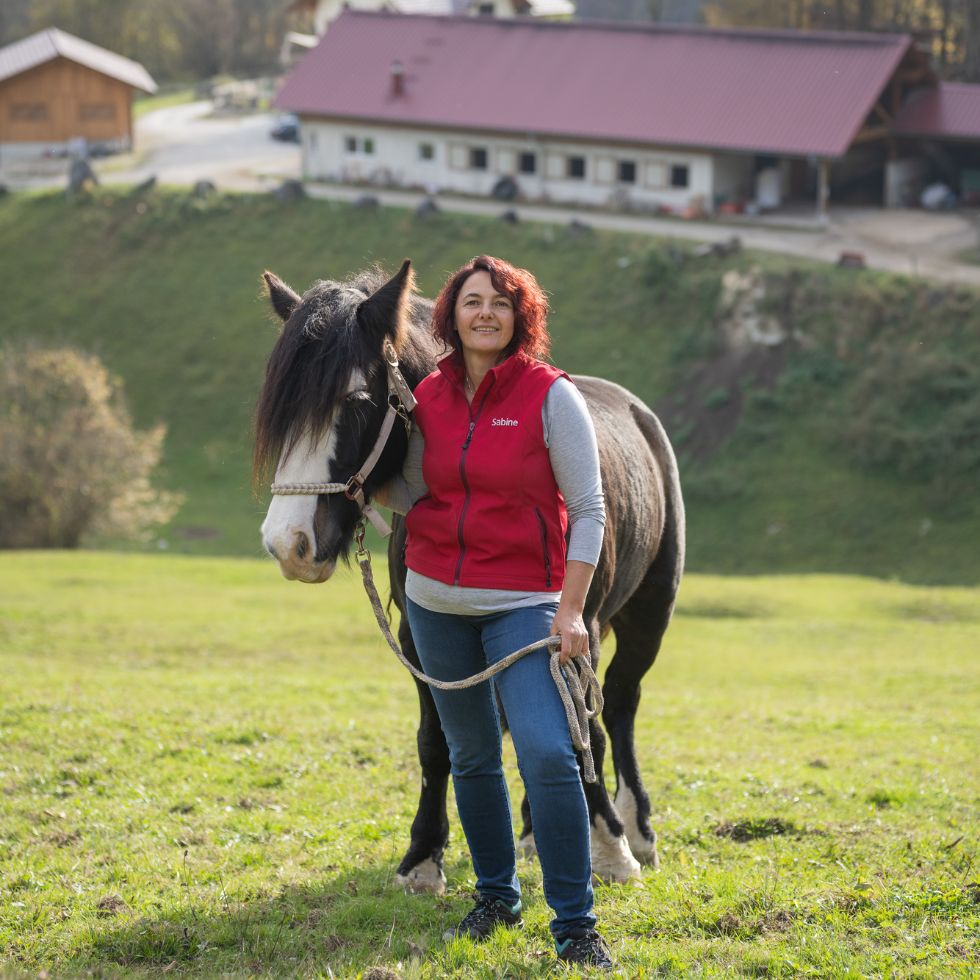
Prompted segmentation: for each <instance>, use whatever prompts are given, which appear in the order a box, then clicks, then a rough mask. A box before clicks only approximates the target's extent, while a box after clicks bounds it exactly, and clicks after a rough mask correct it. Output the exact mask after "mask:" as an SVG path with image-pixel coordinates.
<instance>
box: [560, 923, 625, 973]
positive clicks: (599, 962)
mask: <svg viewBox="0 0 980 980" xmlns="http://www.w3.org/2000/svg"><path fill="white" fill-rule="evenodd" d="M555 952H557V953H558V959H560V960H561V961H562V962H563V963H579V964H581V965H582V966H591V967H593V968H594V969H596V970H611V969H612V965H613V964H612V960H611V959H610V958H609V950H608V949H606V944H605V943H604V942H603V941H602V936H600V935H599V933H597V932H596V931H595V929H590V930H589V931H588V932H584V933H582V935H581V936H566V937H565V938H564V939H556V940H555Z"/></svg>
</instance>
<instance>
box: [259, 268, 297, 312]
mask: <svg viewBox="0 0 980 980" xmlns="http://www.w3.org/2000/svg"><path fill="white" fill-rule="evenodd" d="M262 278H263V279H264V280H265V288H266V289H267V290H268V292H269V299H270V300H272V308H273V309H274V310H275V311H276V316H278V317H279V319H280V320H282V322H283V323H285V322H286V321H287V320H288V319H289V318H290V316H292V313H293V310H295V309H296V307H297V306H299V304H300V298H299V296H297V295H296V293H294V292H293V291H292V290H291V289H290V288H289V287H288V286H287V285H286V284H285V283H284V282H283V281H282V280H281V279H280V278H279V277H278V276H277V275H275V273H272V272H269V271H268V270H267V271H265V272H263V273H262Z"/></svg>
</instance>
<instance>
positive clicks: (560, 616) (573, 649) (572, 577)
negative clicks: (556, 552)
mask: <svg viewBox="0 0 980 980" xmlns="http://www.w3.org/2000/svg"><path fill="white" fill-rule="evenodd" d="M594 571H595V568H594V567H593V566H592V565H589V564H588V563H587V562H584V561H574V560H573V561H568V562H566V563H565V584H564V586H563V587H562V592H561V602H559V603H558V612H556V613H555V618H554V621H553V622H552V624H551V635H552V636H557V635H560V636H561V656H560V658H559V659H560V661H561V663H567V662H568V660H569V659H571V658H572V657H587V656H588V655H589V631H588V630H587V629H586V628H585V620H584V619H583V618H582V610H583V609H584V608H585V597H586V595H588V592H589V585H590V584H591V582H592V573H593V572H594Z"/></svg>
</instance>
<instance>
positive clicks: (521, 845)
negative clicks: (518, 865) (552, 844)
mask: <svg viewBox="0 0 980 980" xmlns="http://www.w3.org/2000/svg"><path fill="white" fill-rule="evenodd" d="M517 853H518V854H520V855H521V857H523V858H527V860H528V861H530V860H531V859H532V858H536V857H537V856H538V845H537V844H535V843H534V834H533V833H531V834H525V835H524V836H523V837H522V838H521V839H520V840H519V841H518V842H517Z"/></svg>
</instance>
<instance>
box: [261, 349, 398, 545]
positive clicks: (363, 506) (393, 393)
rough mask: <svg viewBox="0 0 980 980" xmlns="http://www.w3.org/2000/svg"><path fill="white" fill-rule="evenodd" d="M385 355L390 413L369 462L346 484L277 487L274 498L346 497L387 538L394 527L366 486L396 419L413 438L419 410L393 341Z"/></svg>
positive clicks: (274, 489)
mask: <svg viewBox="0 0 980 980" xmlns="http://www.w3.org/2000/svg"><path fill="white" fill-rule="evenodd" d="M382 355H383V357H384V362H385V368H386V370H387V374H388V410H387V411H386V412H385V417H384V419H383V420H382V422H381V428H380V430H379V431H378V436H377V438H376V439H375V440H374V445H373V446H372V447H371V452H369V453H368V456H367V459H365V460H364V462H363V463H361V465H360V468H359V469H358V470H357V472H356V473H355V474H354V475H353V476H352V477H351V478H350V479H349V480H348V481H347V482H346V483H273V484H272V493H273V495H274V496H281V497H289V496H310V497H315V496H319V495H320V494H321V493H326V494H329V493H342V494H343V495H344V496H345V497H346V498H347V499H348V500H353V501H354V503H355V504H357V506H358V509H359V510H360V512H361V514H362V515H363V516H364V517H366V518H367V519H368V520H369V521H370V522H371V524H372V525H374V528H375V530H377V532H378V533H379V534H380V535H381V536H382V537H384V538H386V537H388V535H389V534H391V526H390V525H389V524H388V522H387V521H386V520H385V519H384V518H383V517H382V516H381V515H380V514H379V513H378V512H377V511H376V510H375V509H374V507H372V506H371V504H370V503H369V502H368V501H367V500H366V499H365V497H364V483H365V481H366V480H367V478H368V477H369V476H370V475H371V472H372V471H373V470H374V467H375V466H376V465H377V463H378V460H379V459H380V458H381V454H382V453H383V452H384V448H385V446H386V445H387V443H388V437H389V436H390V435H391V430H392V428H393V427H394V425H395V419H396V418H400V419H401V420H402V422H403V423H404V425H405V435H406V436H408V435H410V434H411V431H412V418H411V413H412V412H413V411H414V410H415V396H414V395H413V394H412V389H411V388H409V386H408V382H407V381H406V380H405V377H404V375H403V374H402V373H401V371H400V370H399V368H398V355H397V354H396V353H395V348H394V345H393V344H392V343H391V341H390V340H385V343H384V347H383V348H382Z"/></svg>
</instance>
